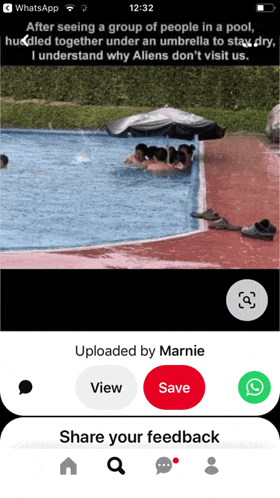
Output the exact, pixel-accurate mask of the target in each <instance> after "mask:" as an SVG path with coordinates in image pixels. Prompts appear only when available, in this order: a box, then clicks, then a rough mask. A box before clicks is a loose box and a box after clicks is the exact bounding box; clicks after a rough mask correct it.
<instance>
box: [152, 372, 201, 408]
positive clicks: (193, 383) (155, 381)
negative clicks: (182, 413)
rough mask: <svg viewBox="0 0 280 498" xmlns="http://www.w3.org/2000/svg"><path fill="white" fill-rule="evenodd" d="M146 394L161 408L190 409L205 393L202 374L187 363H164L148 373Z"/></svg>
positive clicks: (154, 404)
mask: <svg viewBox="0 0 280 498" xmlns="http://www.w3.org/2000/svg"><path fill="white" fill-rule="evenodd" d="M143 388H144V394H145V396H146V398H147V400H148V401H149V403H151V405H153V406H155V407H156V408H160V409H161V410H188V409H189V408H193V407H194V406H196V405H197V404H198V403H199V402H200V401H201V400H202V398H203V396H204V393H205V382H204V379H203V377H202V375H201V374H200V373H199V372H198V370H196V369H195V368H193V367H189V366H187V365H162V366H159V367H156V368H154V369H153V370H151V372H149V373H148V375H147V377H146V379H145V381H144V386H143Z"/></svg>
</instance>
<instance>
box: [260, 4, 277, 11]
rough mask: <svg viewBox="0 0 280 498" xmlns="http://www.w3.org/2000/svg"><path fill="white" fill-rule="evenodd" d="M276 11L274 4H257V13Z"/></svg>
mask: <svg viewBox="0 0 280 498" xmlns="http://www.w3.org/2000/svg"><path fill="white" fill-rule="evenodd" d="M275 9H276V7H275V5H274V4H273V3H257V5H256V11H257V12H274V11H275Z"/></svg>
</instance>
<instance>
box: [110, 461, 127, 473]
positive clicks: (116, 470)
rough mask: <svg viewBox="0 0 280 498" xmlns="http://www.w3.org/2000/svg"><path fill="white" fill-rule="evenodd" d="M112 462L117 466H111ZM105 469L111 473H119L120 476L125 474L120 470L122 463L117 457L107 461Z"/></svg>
mask: <svg viewBox="0 0 280 498" xmlns="http://www.w3.org/2000/svg"><path fill="white" fill-rule="evenodd" d="M113 462H116V463H117V466H115V465H112V463H113ZM107 467H108V469H109V470H111V472H120V474H122V475H124V474H125V470H123V468H122V461H121V459H120V458H118V457H112V458H109V460H108V462H107Z"/></svg>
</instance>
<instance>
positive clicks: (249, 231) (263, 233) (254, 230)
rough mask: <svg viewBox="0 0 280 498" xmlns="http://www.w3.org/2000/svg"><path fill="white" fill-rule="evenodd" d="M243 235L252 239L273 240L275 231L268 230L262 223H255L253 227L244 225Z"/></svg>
mask: <svg viewBox="0 0 280 498" xmlns="http://www.w3.org/2000/svg"><path fill="white" fill-rule="evenodd" d="M241 235H243V236H244V237H250V238H252V239H262V240H273V233H270V232H267V230H266V229H265V228H263V226H262V225H261V224H260V223H255V224H254V225H252V226H251V227H243V228H242V230H241Z"/></svg>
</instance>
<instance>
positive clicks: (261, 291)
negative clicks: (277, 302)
mask: <svg viewBox="0 0 280 498" xmlns="http://www.w3.org/2000/svg"><path fill="white" fill-rule="evenodd" d="M226 303H227V307H228V310H229V312H230V313H231V314H232V315H233V316H234V317H235V318H237V319H238V320H243V321H244V322H249V321H252V320H256V319H257V318H259V317H260V316H261V315H262V314H263V313H264V312H265V310H266V308H267V305H268V297H267V292H266V290H265V288H264V287H263V286H262V285H261V284H259V282H256V281H255V280H249V279H248V280H246V279H245V280H239V281H238V282H235V284H233V285H232V286H231V287H230V289H229V290H228V293H227V297H226Z"/></svg>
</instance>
